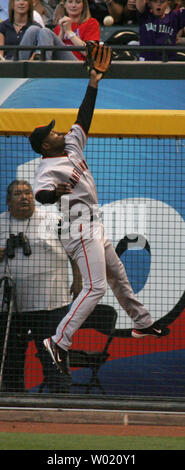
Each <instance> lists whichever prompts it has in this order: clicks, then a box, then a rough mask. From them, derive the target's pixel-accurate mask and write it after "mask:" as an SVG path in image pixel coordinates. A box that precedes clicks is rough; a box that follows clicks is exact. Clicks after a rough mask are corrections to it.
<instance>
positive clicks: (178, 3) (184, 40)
mask: <svg viewBox="0 0 185 470" xmlns="http://www.w3.org/2000/svg"><path fill="white" fill-rule="evenodd" d="M170 5H171V8H172V9H173V10H174V11H178V10H180V8H185V0H175V1H174V0H172V1H171V2H170ZM176 44H180V45H185V27H184V28H182V29H181V30H180V31H179V32H178V34H177V39H176Z"/></svg>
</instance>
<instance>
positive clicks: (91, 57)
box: [85, 41, 112, 74]
mask: <svg viewBox="0 0 185 470" xmlns="http://www.w3.org/2000/svg"><path fill="white" fill-rule="evenodd" d="M86 47H87V52H86V61H85V63H86V66H87V70H88V72H89V73H90V71H91V70H92V69H95V70H96V72H98V73H103V74H104V73H105V72H107V70H108V68H109V66H110V64H111V56H112V53H111V48H110V47H109V46H105V45H104V44H97V43H93V42H91V41H87V42H86Z"/></svg>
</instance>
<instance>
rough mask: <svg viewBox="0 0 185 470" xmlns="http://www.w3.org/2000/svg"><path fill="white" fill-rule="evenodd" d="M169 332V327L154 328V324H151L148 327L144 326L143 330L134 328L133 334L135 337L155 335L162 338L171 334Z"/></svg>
mask: <svg viewBox="0 0 185 470" xmlns="http://www.w3.org/2000/svg"><path fill="white" fill-rule="evenodd" d="M169 333H170V329H169V328H157V327H155V328H154V326H149V327H148V328H143V329H141V330H137V329H133V330H132V333H131V336H132V337H133V338H144V336H155V337H156V338H161V337H162V336H167V335H169Z"/></svg>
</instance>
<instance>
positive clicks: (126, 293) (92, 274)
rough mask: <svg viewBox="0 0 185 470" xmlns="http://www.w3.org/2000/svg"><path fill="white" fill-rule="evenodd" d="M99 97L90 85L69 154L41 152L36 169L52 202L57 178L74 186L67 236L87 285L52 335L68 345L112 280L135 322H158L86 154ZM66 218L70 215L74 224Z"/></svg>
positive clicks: (40, 187)
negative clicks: (125, 256)
mask: <svg viewBox="0 0 185 470" xmlns="http://www.w3.org/2000/svg"><path fill="white" fill-rule="evenodd" d="M95 99H96V89H94V88H93V87H90V86H88V88H87V91H86V95H85V98H84V101H83V103H82V105H81V107H80V109H79V113H78V117H77V121H76V123H75V124H74V125H73V126H72V128H71V129H70V131H69V132H68V134H67V135H66V136H65V154H64V155H62V156H58V157H48V158H47V157H44V158H42V160H41V163H40V165H39V166H38V169H37V172H36V175H35V187H34V191H35V197H36V199H37V200H38V201H40V202H42V203H46V202H47V197H46V195H47V193H48V195H49V196H50V194H51V193H52V192H53V193H54V191H55V188H56V186H57V184H58V183H61V182H69V183H71V187H72V193H71V194H68V195H65V196H62V197H61V210H62V213H63V215H64V225H63V230H62V238H63V245H64V248H65V250H66V252H67V253H68V255H69V256H71V257H72V258H73V259H74V260H76V262H77V264H78V266H79V269H80V271H81V274H82V277H83V289H82V290H81V292H80V294H79V295H78V297H77V298H76V299H75V301H74V302H73V303H72V305H71V308H70V310H69V312H68V314H67V315H66V316H65V318H64V319H63V320H62V321H61V322H60V323H59V325H58V327H57V330H56V334H55V335H54V336H53V337H52V338H53V340H54V342H55V343H57V344H58V345H59V346H60V347H61V348H62V349H64V350H66V351H67V350H68V349H69V347H70V346H71V344H72V336H73V334H74V333H75V331H76V330H78V329H79V328H80V326H81V325H82V323H83V322H84V321H85V319H86V318H87V317H88V315H89V314H90V313H91V312H92V311H93V310H94V308H95V306H96V304H97V303H98V302H99V301H100V299H101V298H102V297H103V295H104V294H105V291H106V283H107V282H108V283H109V285H110V287H111V289H112V291H113V293H114V294H115V296H116V297H117V299H118V301H119V303H120V305H121V306H122V307H123V309H124V310H125V311H126V312H127V314H128V315H129V316H130V317H131V318H132V320H133V322H134V327H135V328H138V329H141V328H147V327H149V326H151V325H152V324H153V320H152V318H151V315H150V314H149V312H148V311H147V310H146V308H145V307H144V305H143V304H141V302H139V301H138V300H137V298H136V297H135V295H134V292H133V290H132V288H131V286H130V284H129V281H128V279H127V275H126V272H125V269H124V266H123V264H122V262H121V261H120V259H119V257H118V256H117V254H116V252H115V249H114V247H113V245H112V244H111V242H110V241H109V240H108V239H106V238H105V237H104V227H103V224H102V221H101V217H100V214H99V211H98V199H97V191H96V186H95V182H94V179H93V177H92V174H91V172H90V170H89V168H88V166H87V163H86V161H85V156H84V154H83V148H84V145H85V143H86V135H87V132H88V128H89V126H90V122H89V121H91V118H92V114H93V110H94V105H95ZM88 116H90V117H89V121H88V119H87V117H88ZM87 121H88V124H87ZM42 195H44V197H42ZM49 196H48V197H49ZM94 208H95V210H94ZM66 220H68V221H69V230H68V226H67V224H66Z"/></svg>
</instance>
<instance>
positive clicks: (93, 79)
mask: <svg viewBox="0 0 185 470" xmlns="http://www.w3.org/2000/svg"><path fill="white" fill-rule="evenodd" d="M102 78H103V73H98V72H96V70H94V69H92V70H91V72H90V79H89V86H92V87H93V88H98V83H99V82H100V80H101V79H102Z"/></svg>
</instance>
